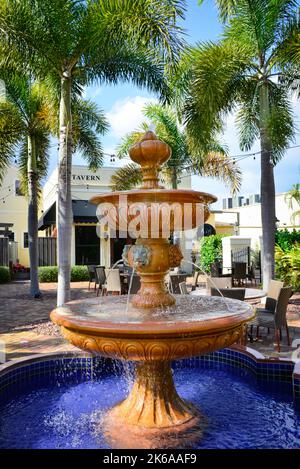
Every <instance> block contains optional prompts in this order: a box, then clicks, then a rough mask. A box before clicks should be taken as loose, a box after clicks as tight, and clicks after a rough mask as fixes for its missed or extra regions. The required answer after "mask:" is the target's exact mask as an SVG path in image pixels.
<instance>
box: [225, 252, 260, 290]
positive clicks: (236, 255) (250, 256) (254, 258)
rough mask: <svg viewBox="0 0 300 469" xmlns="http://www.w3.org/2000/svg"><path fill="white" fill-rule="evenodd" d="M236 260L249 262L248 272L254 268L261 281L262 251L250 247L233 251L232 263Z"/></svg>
mask: <svg viewBox="0 0 300 469" xmlns="http://www.w3.org/2000/svg"><path fill="white" fill-rule="evenodd" d="M234 262H245V264H247V272H248V273H249V272H250V269H251V268H252V269H253V270H254V273H255V277H256V278H257V279H258V280H259V282H261V253H260V251H259V252H258V251H255V250H254V249H251V248H250V247H247V248H244V249H241V250H240V251H232V252H231V265H233V263H234Z"/></svg>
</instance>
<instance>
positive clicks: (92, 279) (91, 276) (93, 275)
mask: <svg viewBox="0 0 300 469" xmlns="http://www.w3.org/2000/svg"><path fill="white" fill-rule="evenodd" d="M95 267H96V266H95V265H88V266H87V268H88V273H89V289H90V287H91V283H92V282H95V285H94V290H96V272H95Z"/></svg>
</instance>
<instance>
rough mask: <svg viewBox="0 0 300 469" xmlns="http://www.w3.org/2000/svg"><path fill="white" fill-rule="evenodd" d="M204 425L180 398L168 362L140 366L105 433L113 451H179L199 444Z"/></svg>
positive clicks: (110, 416)
mask: <svg viewBox="0 0 300 469" xmlns="http://www.w3.org/2000/svg"><path fill="white" fill-rule="evenodd" d="M204 421H205V419H203V418H202V417H201V415H200V412H199V411H198V409H197V408H196V407H195V406H193V405H192V404H190V403H189V402H186V401H184V400H183V399H181V397H180V396H179V395H178V394H177V391H176V389H175V386H174V381H173V374H172V370H171V367H170V363H169V362H159V361H153V362H152V361H149V362H144V363H139V364H138V365H137V368H136V380H135V382H134V385H133V388H132V391H131V393H130V394H129V396H128V397H127V399H125V400H124V401H122V402H120V403H119V404H117V405H116V406H115V407H114V408H113V409H111V410H110V411H109V412H108V413H107V415H106V417H105V420H104V433H105V436H106V439H107V440H108V442H109V445H110V446H111V447H112V448H123V449H124V448H176V447H179V446H181V447H182V446H183V445H184V446H185V447H186V446H188V445H189V444H192V442H194V441H197V440H198V439H199V438H200V437H201V435H202V431H203V426H204Z"/></svg>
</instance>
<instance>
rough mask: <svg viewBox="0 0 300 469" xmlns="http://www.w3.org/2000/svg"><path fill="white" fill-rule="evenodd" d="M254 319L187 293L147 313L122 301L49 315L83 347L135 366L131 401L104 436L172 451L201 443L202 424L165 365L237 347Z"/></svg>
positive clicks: (233, 304)
mask: <svg viewBox="0 0 300 469" xmlns="http://www.w3.org/2000/svg"><path fill="white" fill-rule="evenodd" d="M253 316H254V313H253V310H252V308H251V306H250V305H248V304H246V303H244V302H241V301H237V300H232V299H228V298H220V297H190V296H188V295H185V296H182V295H180V296H179V295H178V298H177V301H176V304H174V305H172V306H169V307H161V308H148V309H144V308H137V307H135V306H133V305H129V304H128V303H127V298H126V297H120V298H119V297H114V296H111V297H105V298H103V300H102V301H101V302H99V301H98V299H87V300H77V301H73V302H70V303H68V304H66V305H64V306H62V307H60V308H57V309H56V310H54V311H53V312H52V313H51V319H52V320H53V321H54V322H55V323H57V324H59V325H60V326H61V328H62V333H63V335H64V336H65V337H66V339H68V340H69V341H70V342H71V343H72V344H74V345H75V346H77V347H79V348H80V349H82V350H87V351H89V352H92V353H95V354H98V355H102V356H107V357H111V358H119V359H122V360H133V361H136V362H137V364H136V378H135V382H134V385H133V387H132V390H131V392H130V394H129V396H128V397H127V398H126V399H125V400H124V401H122V402H120V403H119V404H117V405H116V406H115V407H113V408H112V409H111V410H110V411H109V412H108V413H107V415H106V417H105V420H104V428H105V435H106V438H107V440H108V441H109V444H110V445H111V446H112V447H117V448H120V447H121V448H153V447H158V446H159V445H162V446H161V447H176V446H178V445H180V444H181V443H182V441H185V442H188V443H189V444H192V441H194V439H195V438H198V439H199V436H200V435H201V433H202V432H203V428H204V426H205V421H206V419H205V418H204V417H203V416H202V414H201V411H200V410H199V409H198V408H196V407H195V406H194V405H193V404H192V403H190V402H188V401H185V400H183V399H182V398H181V397H180V396H179V395H178V393H177V391H176V389H175V385H174V382H173V374H172V370H171V367H170V361H171V360H173V359H178V358H187V357H192V356H196V355H199V354H203V353H206V352H210V351H214V350H218V349H221V348H224V347H227V346H229V345H231V344H233V343H235V342H237V341H238V340H239V339H240V338H241V337H242V335H243V333H244V324H245V322H247V321H249V320H250V319H251V318H252V317H253ZM196 429H197V431H196Z"/></svg>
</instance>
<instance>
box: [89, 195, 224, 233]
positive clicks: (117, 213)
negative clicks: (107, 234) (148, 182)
mask: <svg viewBox="0 0 300 469" xmlns="http://www.w3.org/2000/svg"><path fill="white" fill-rule="evenodd" d="M216 201H217V198H216V197H215V196H214V195H212V194H208V193H206V192H197V191H191V190H184V189H178V190H177V189H176V190H175V189H136V190H131V191H116V192H111V193H105V194H100V195H97V196H94V197H92V198H91V199H90V202H91V203H93V204H96V205H98V209H97V215H98V218H99V220H100V221H101V218H102V217H103V216H104V215H105V217H106V219H108V220H109V223H110V226H112V227H115V228H116V229H121V227H122V226H127V225H128V224H129V223H130V222H131V220H132V219H135V218H136V216H137V214H138V216H139V219H140V220H141V225H142V226H143V227H145V226H146V227H148V228H147V229H146V236H148V235H149V233H150V230H151V229H152V230H153V225H154V224H155V223H157V226H158V229H159V231H160V233H161V232H162V231H163V227H168V228H169V229H170V231H175V230H176V231H185V230H189V229H193V228H195V227H197V226H199V225H201V224H203V223H204V222H205V221H206V220H207V219H208V217H209V208H208V205H209V204H211V203H214V202H216ZM167 220H169V223H168V224H167ZM143 221H144V223H143ZM148 230H149V233H148Z"/></svg>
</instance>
